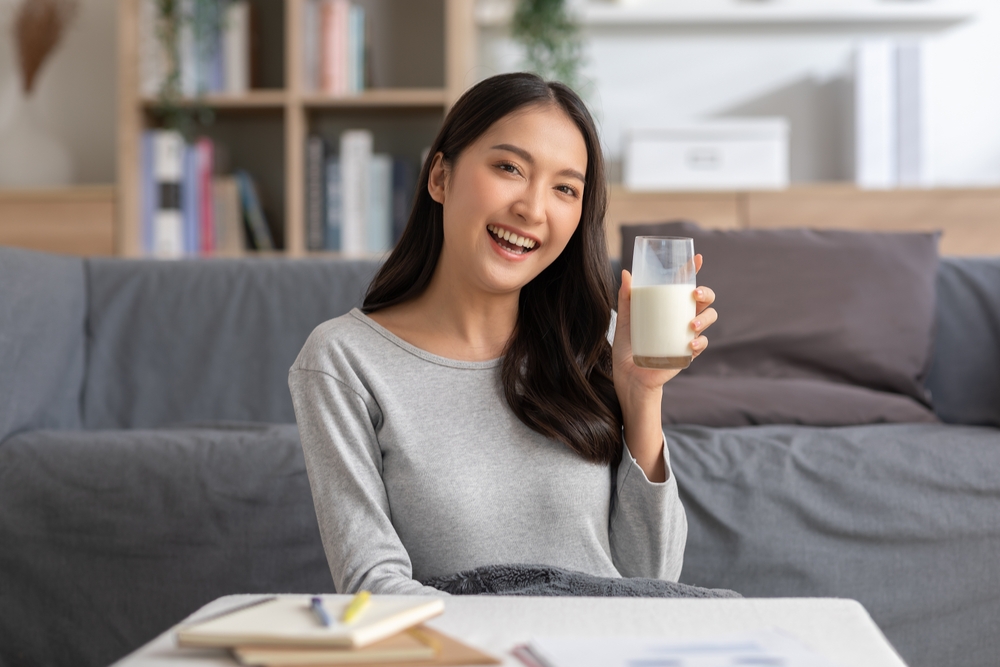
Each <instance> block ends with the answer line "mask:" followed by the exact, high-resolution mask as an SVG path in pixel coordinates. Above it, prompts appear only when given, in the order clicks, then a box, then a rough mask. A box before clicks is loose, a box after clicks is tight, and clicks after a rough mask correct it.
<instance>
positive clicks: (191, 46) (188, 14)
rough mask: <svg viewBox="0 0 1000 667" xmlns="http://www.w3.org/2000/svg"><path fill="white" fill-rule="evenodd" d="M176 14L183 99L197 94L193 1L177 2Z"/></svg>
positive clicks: (196, 49)
mask: <svg viewBox="0 0 1000 667" xmlns="http://www.w3.org/2000/svg"><path fill="white" fill-rule="evenodd" d="M176 8H177V14H176V18H175V19H174V20H175V21H176V22H177V45H176V49H177V61H178V69H179V71H180V91H181V95H183V96H185V97H194V96H196V95H197V94H198V92H199V91H198V45H197V43H196V42H195V34H194V19H193V16H194V11H195V0H178V2H177V3H176Z"/></svg>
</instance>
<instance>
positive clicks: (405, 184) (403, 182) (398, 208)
mask: <svg viewBox="0 0 1000 667" xmlns="http://www.w3.org/2000/svg"><path fill="white" fill-rule="evenodd" d="M415 180H416V178H415V176H414V173H413V167H412V166H411V165H410V163H409V162H408V161H407V160H404V159H403V158H394V159H393V161H392V245H393V246H395V245H396V244H397V243H398V242H399V238H400V237H401V236H402V235H403V230H404V229H406V223H407V222H409V220H410V208H411V207H412V206H413V190H414V186H415Z"/></svg>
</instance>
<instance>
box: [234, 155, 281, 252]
mask: <svg viewBox="0 0 1000 667" xmlns="http://www.w3.org/2000/svg"><path fill="white" fill-rule="evenodd" d="M236 178H237V182H238V183H239V188H240V203H241V204H242V206H243V219H244V221H245V223H246V227H247V231H248V232H249V238H250V240H251V242H252V243H253V247H254V249H255V250H274V239H273V238H271V230H270V229H269V228H268V226H267V219H266V218H265V217H264V209H263V207H262V206H261V203H260V197H259V195H258V194H257V186H256V185H255V184H254V181H253V177H252V176H250V174H249V173H248V172H246V171H243V170H240V171H237V172H236Z"/></svg>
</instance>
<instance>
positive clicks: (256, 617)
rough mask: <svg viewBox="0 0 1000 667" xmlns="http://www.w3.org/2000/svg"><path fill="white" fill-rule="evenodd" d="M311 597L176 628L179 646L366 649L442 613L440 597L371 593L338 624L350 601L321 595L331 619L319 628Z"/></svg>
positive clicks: (273, 602)
mask: <svg viewBox="0 0 1000 667" xmlns="http://www.w3.org/2000/svg"><path fill="white" fill-rule="evenodd" d="M311 597H312V596H308V595H290V596H282V597H278V598H274V599H272V600H268V601H266V602H264V603H262V604H257V605H253V606H250V607H245V608H241V609H238V610H236V611H234V612H233V613H231V614H225V615H224V616H221V617H215V618H211V619H208V620H206V621H202V622H200V623H199V622H196V623H191V624H187V625H183V626H181V627H179V628H178V629H177V643H178V645H179V646H191V647H215V648H230V647H233V646H261V645H264V646H295V647H299V648H306V647H346V648H359V647H362V646H368V645H369V644H373V643H375V642H377V641H379V640H380V639H385V638H387V637H391V636H392V635H395V634H397V633H399V632H402V631H403V630H406V629H407V628H411V627H413V626H415V625H418V624H420V623H423V622H424V621H426V620H427V619H429V618H432V617H434V616H437V615H438V614H441V613H442V612H444V600H443V599H442V598H426V597H414V596H411V595H373V596H372V598H371V603H370V604H369V605H368V607H367V608H366V609H365V612H364V613H363V614H362V615H361V616H360V617H359V618H357V619H355V620H354V621H352V622H350V623H342V622H340V620H339V619H340V616H341V614H342V613H343V610H344V608H345V607H346V606H347V604H348V602H350V598H346V597H333V596H322V597H323V603H324V606H325V607H326V609H327V610H328V611H329V613H330V616H331V617H332V618H333V623H332V624H331V625H330V626H329V627H325V626H324V625H323V624H322V623H321V622H320V621H319V619H317V618H316V615H315V614H314V613H313V611H312V609H311V608H310V600H311Z"/></svg>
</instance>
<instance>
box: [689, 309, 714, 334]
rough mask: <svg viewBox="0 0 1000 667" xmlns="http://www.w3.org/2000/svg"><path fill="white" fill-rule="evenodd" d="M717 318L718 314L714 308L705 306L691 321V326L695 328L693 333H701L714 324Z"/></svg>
mask: <svg viewBox="0 0 1000 667" xmlns="http://www.w3.org/2000/svg"><path fill="white" fill-rule="evenodd" d="M718 319H719V314H718V313H717V312H715V308H707V309H705V310H704V311H703V312H701V313H699V314H698V317H696V318H695V319H694V320H693V321H692V322H691V328H692V329H694V330H695V333H701V332H703V331H704V330H705V329H707V328H709V327H710V326H712V325H713V324H715V321H716V320H718Z"/></svg>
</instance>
